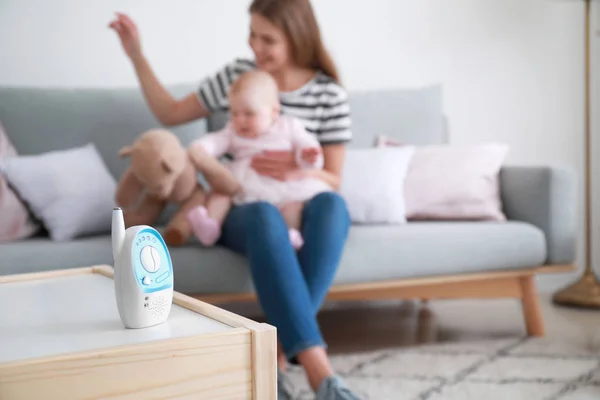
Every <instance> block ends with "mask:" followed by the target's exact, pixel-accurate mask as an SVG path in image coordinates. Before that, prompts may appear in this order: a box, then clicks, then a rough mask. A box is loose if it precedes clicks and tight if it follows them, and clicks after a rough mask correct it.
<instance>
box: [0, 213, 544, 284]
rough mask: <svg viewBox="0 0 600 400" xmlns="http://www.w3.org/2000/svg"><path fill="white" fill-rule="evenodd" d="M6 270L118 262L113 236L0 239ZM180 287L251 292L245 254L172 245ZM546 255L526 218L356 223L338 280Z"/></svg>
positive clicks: (528, 260)
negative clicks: (114, 257)
mask: <svg viewBox="0 0 600 400" xmlns="http://www.w3.org/2000/svg"><path fill="white" fill-rule="evenodd" d="M0 254H2V255H3V256H2V257H1V258H0V275H5V274H14V273H24V272H35V271H43V270H49V269H58V268H76V267H81V266H86V265H94V264H110V265H112V253H111V248H110V236H99V237H94V238H85V239H78V240H75V241H71V242H60V243H57V242H51V241H50V240H48V239H45V238H36V239H32V240H27V241H22V242H16V243H12V244H0ZM171 257H172V259H173V267H174V270H175V276H174V278H175V289H176V290H178V291H180V292H184V293H202V292H204V293H218V292H219V293H228V292H240V291H251V290H253V289H252V288H253V287H252V283H251V277H250V274H249V271H248V266H247V262H246V260H245V258H244V257H242V256H240V255H238V254H236V253H233V252H231V251H229V250H228V249H225V248H222V247H214V248H211V249H206V248H203V247H201V246H200V245H199V244H197V243H195V242H190V243H189V244H187V245H185V246H182V247H179V248H174V249H171ZM545 259H546V245H545V239H544V235H543V233H542V231H541V230H539V229H538V228H536V227H535V226H533V225H530V224H528V223H524V222H513V221H509V222H506V223H493V222H415V223H409V224H405V225H400V226H390V225H379V226H353V227H352V229H351V231H350V236H349V238H348V243H347V246H346V250H345V253H344V255H343V257H342V261H341V263H340V269H339V272H338V275H337V276H336V279H335V282H336V283H362V282H374V281H378V280H386V279H400V278H409V277H423V276H433V275H447V274H459V273H469V272H485V271H492V270H500V269H504V270H506V269H519V268H524V267H528V266H538V265H540V264H543V263H544V261H545Z"/></svg>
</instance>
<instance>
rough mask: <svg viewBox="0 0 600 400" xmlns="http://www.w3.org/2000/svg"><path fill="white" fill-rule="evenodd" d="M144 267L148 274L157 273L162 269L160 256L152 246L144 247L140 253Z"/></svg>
mask: <svg viewBox="0 0 600 400" xmlns="http://www.w3.org/2000/svg"><path fill="white" fill-rule="evenodd" d="M140 260H141V261H142V266H143V267H144V269H145V270H146V271H148V272H156V271H158V270H159V269H160V255H159V254H158V251H157V250H156V249H155V248H154V247H152V246H144V247H143V248H142V251H141V253H140Z"/></svg>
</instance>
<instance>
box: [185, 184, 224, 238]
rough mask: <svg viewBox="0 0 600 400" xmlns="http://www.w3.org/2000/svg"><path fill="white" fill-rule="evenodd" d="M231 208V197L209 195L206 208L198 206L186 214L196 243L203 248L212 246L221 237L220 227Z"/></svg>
mask: <svg viewBox="0 0 600 400" xmlns="http://www.w3.org/2000/svg"><path fill="white" fill-rule="evenodd" d="M230 208H231V197H229V196H225V195H222V194H219V193H214V192H212V193H210V194H209V195H208V198H207V200H206V206H198V207H196V208H193V209H191V210H190V211H189V213H188V220H189V221H190V224H191V225H192V230H193V231H194V234H195V235H196V237H197V238H198V241H200V243H202V244H203V245H204V246H213V245H214V244H215V243H216V242H217V240H218V239H219V237H220V236H221V225H222V224H223V220H224V219H225V217H226V216H227V212H228V211H229V209H230Z"/></svg>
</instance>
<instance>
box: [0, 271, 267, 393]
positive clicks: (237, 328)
mask: <svg viewBox="0 0 600 400" xmlns="http://www.w3.org/2000/svg"><path fill="white" fill-rule="evenodd" d="M81 274H98V275H101V276H104V277H107V278H110V279H113V278H114V269H113V267H112V266H110V265H95V266H89V267H82V268H69V269H59V270H51V271H44V272H34V273H24V274H13V275H5V276H0V284H2V283H13V282H23V281H31V280H41V279H52V278H60V277H65V276H75V275H81ZM173 303H175V304H177V305H178V306H180V307H184V308H187V309H189V310H191V311H194V312H196V313H198V314H201V315H204V316H206V317H208V318H211V319H214V320H216V321H219V322H221V323H223V324H226V325H229V326H231V327H232V328H233V329H232V330H231V331H228V332H219V333H211V334H203V335H196V336H190V337H183V338H177V339H165V340H159V341H153V342H148V343H142V344H136V345H123V346H115V347H111V348H107V349H102V350H100V351H97V350H90V351H80V352H73V353H69V354H64V355H59V356H48V357H39V358H36V359H32V360H24V361H15V362H9V363H2V364H0V373H1V372H2V371H3V370H4V371H8V370H11V369H15V368H23V367H26V368H27V367H32V368H35V366H36V365H41V364H47V363H61V362H69V361H78V360H84V359H90V358H97V357H111V356H116V355H118V354H121V353H130V352H132V351H136V350H137V351H139V350H143V349H144V348H146V347H151V348H153V349H156V346H163V347H166V348H168V347H169V346H172V345H176V344H179V345H181V344H185V343H186V342H194V341H196V340H198V339H199V338H202V339H207V338H217V337H224V336H235V335H240V334H242V335H243V334H246V333H247V332H248V331H249V332H250V340H251V359H252V377H253V379H252V393H253V394H252V398H253V399H255V400H259V399H260V400H263V399H264V400H271V399H272V400H275V399H276V398H277V380H276V379H277V331H276V329H275V327H274V326H272V325H269V324H266V323H259V322H256V321H253V320H251V319H248V318H245V317H242V316H240V315H237V314H235V313H232V312H230V311H227V310H223V309H221V308H219V307H216V306H214V305H212V304H209V303H206V302H203V301H201V300H198V299H195V298H193V297H191V296H187V295H185V294H182V293H179V292H176V291H174V292H173Z"/></svg>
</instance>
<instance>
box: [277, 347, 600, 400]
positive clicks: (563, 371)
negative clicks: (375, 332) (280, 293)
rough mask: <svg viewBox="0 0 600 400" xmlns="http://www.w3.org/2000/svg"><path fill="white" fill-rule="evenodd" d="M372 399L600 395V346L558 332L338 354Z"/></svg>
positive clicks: (343, 368) (295, 378) (523, 399)
mask: <svg viewBox="0 0 600 400" xmlns="http://www.w3.org/2000/svg"><path fill="white" fill-rule="evenodd" d="M332 362H333V364H334V367H335V369H336V371H338V372H339V373H340V375H342V376H343V377H344V379H345V380H346V382H347V383H348V385H349V386H350V387H352V388H353V389H354V390H355V391H356V392H358V393H359V395H360V396H362V398H364V399H368V400H387V399H389V400H470V399H477V400H505V399H508V400H588V399H589V400H592V399H600V350H599V349H598V348H597V342H596V341H590V343H589V345H586V344H583V345H582V344H581V343H579V344H575V343H571V342H568V341H565V340H557V339H554V340H553V339H550V338H539V339H538V338H513V339H496V340H485V341H476V342H459V343H444V344H434V345H422V346H411V347H401V348H389V349H383V350H378V351H374V352H365V353H353V354H344V355H333V356H332ZM288 376H289V378H290V380H291V382H292V384H293V387H294V388H295V391H296V396H297V397H296V398H298V399H300V400H309V399H313V398H314V396H313V395H312V393H311V391H310V390H309V389H308V386H307V384H306V379H305V376H304V373H303V371H302V370H301V369H300V368H298V367H290V368H288Z"/></svg>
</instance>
